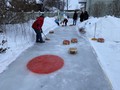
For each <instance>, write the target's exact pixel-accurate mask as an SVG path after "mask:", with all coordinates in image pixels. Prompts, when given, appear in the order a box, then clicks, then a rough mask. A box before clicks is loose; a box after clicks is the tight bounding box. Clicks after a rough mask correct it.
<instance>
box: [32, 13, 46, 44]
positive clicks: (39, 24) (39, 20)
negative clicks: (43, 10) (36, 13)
mask: <svg viewBox="0 0 120 90" xmlns="http://www.w3.org/2000/svg"><path fill="white" fill-rule="evenodd" d="M43 23H44V15H43V14H42V15H41V16H40V17H38V18H37V19H36V20H35V22H34V23H33V24H32V28H33V29H34V31H35V33H36V42H37V43H45V41H43V38H42V34H41V33H42V32H43V31H42V26H43Z"/></svg>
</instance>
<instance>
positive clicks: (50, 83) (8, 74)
mask: <svg viewBox="0 0 120 90" xmlns="http://www.w3.org/2000/svg"><path fill="white" fill-rule="evenodd" d="M47 37H48V38H50V41H46V43H42V44H40V43H37V44H35V45H34V46H32V47H30V48H28V49H27V50H26V51H24V52H23V53H22V54H21V55H20V56H19V57H18V58H17V59H16V60H15V61H14V62H13V63H12V64H11V65H10V66H9V67H8V69H7V70H6V71H5V72H3V73H2V74H0V90H112V86H111V84H110V82H109V80H108V78H107V76H106V75H105V74H104V71H103V70H102V68H101V67H100V65H99V62H98V60H97V57H96V55H95V53H94V52H93V49H92V48H91V45H90V43H89V42H88V41H87V39H85V38H82V37H81V36H79V35H78V34H77V32H76V27H75V26H67V27H59V28H56V29H55V30H54V34H48V35H47ZM71 38H77V39H78V43H76V44H75V43H74V44H73V43H72V44H70V45H63V40H65V39H67V40H71ZM70 47H76V48H77V50H78V53H77V54H75V55H71V54H69V53H68V50H69V48H70ZM46 54H51V55H57V56H59V57H61V58H62V59H63V60H64V66H63V67H62V68H61V69H60V70H58V71H56V72H53V73H51V74H35V73H32V72H31V71H29V70H28V69H27V68H26V64H27V63H28V61H30V60H31V59H32V58H34V57H37V56H40V55H46Z"/></svg>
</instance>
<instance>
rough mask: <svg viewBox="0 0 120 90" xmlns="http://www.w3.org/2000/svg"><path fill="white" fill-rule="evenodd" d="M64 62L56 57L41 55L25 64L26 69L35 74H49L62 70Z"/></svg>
mask: <svg viewBox="0 0 120 90" xmlns="http://www.w3.org/2000/svg"><path fill="white" fill-rule="evenodd" d="M63 65H64V60H63V59H62V58H61V57H59V56H56V55H42V56H38V57H35V58H33V59H32V60H30V61H29V62H28V64H27V68H28V69H29V70H30V71H32V72H34V73H37V74H49V73H52V72H55V71H57V70H59V69H60V68H62V67H63Z"/></svg>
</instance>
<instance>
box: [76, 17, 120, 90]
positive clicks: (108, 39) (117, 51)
mask: <svg viewBox="0 0 120 90" xmlns="http://www.w3.org/2000/svg"><path fill="white" fill-rule="evenodd" d="M119 24H120V19H119V18H115V17H111V16H105V17H101V18H92V17H91V18H90V19H89V20H88V21H85V22H83V23H81V24H78V26H79V28H80V27H85V30H86V32H87V33H86V35H85V36H86V37H87V38H88V40H89V41H90V43H91V45H92V46H93V48H94V50H95V52H96V53H97V56H98V61H99V63H100V65H101V67H102V69H103V70H104V72H105V73H106V75H107V76H108V78H109V79H110V81H111V83H112V85H113V88H114V90H120V88H119V86H120V78H119V76H120V25H119ZM95 25H96V29H95ZM94 35H95V38H104V39H105V42H104V43H99V42H97V41H93V40H91V39H92V38H93V37H94Z"/></svg>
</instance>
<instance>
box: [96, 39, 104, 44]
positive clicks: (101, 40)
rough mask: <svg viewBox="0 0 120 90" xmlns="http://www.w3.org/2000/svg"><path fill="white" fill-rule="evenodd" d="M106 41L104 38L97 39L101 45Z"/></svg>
mask: <svg viewBox="0 0 120 90" xmlns="http://www.w3.org/2000/svg"><path fill="white" fill-rule="evenodd" d="M104 41H105V40H104V38H98V39H97V42H100V43H104Z"/></svg>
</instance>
